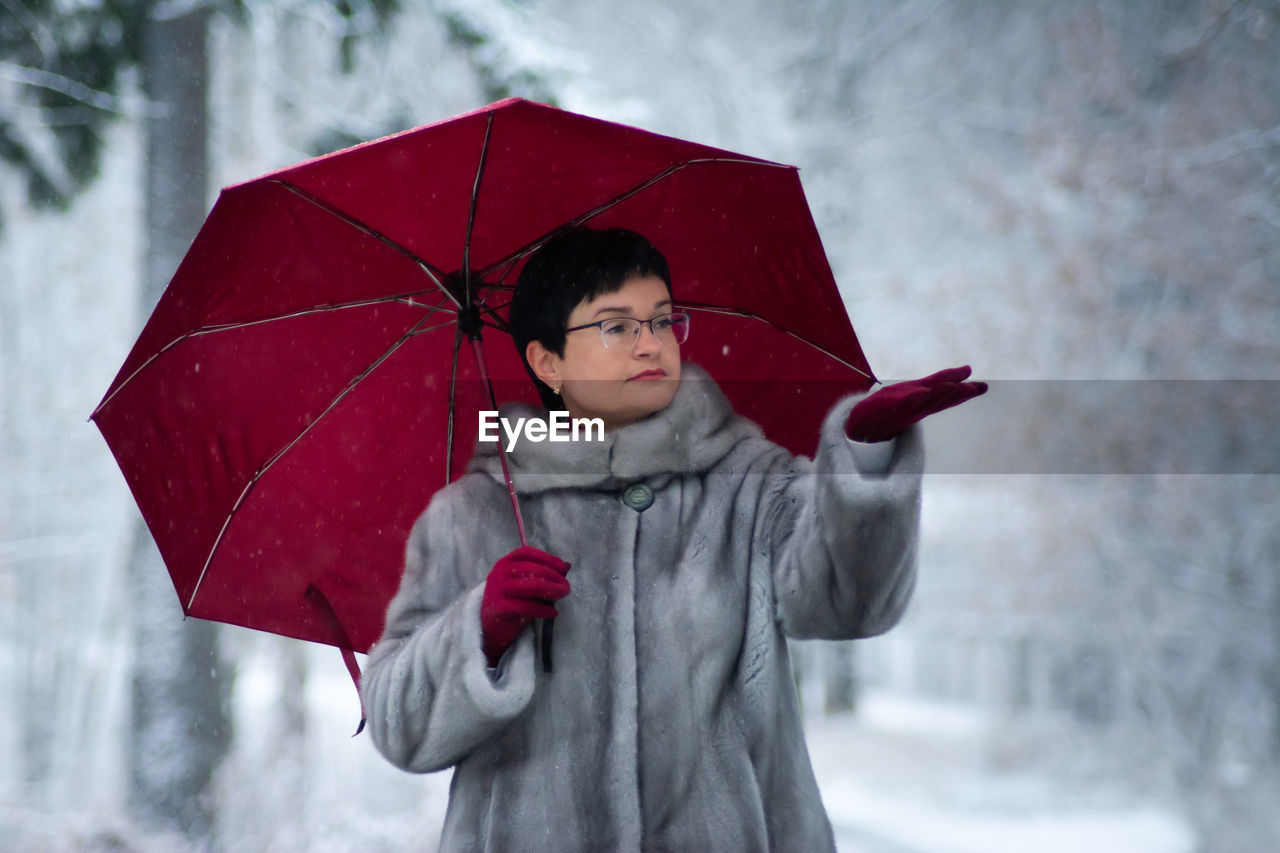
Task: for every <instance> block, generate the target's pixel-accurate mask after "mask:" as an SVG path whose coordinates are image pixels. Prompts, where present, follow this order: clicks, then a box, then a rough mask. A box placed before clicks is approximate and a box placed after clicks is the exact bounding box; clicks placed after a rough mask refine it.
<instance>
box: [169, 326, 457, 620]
mask: <svg viewBox="0 0 1280 853" xmlns="http://www.w3.org/2000/svg"><path fill="white" fill-rule="evenodd" d="M438 310H444V309H440V308H435V309H433V310H432V311H431V313H430V314H427V315H426V316H425V317H422V318H420V319H419V320H418V321H417V322H416V323H414V324H413V326H411V327H410V328H409V330H408V331H406V332H405V333H404V334H403V335H401V336H400V339H399V340H397V341H396V342H395V343H393V344H392V345H391V346H390V347H388V348H387V351H386V352H384V353H383V354H382V355H380V356H378V358H377V359H375V360H374V361H373V363H372V364H370V365H369V366H368V367H366V368H365V369H364V370H362V371H361V372H360V373H359V374H358V375H356V376H355V377H354V378H352V380H351V381H350V382H348V383H347V386H346V387H345V388H343V389H342V390H341V391H339V392H338V395H337V396H336V397H334V398H333V399H332V400H330V401H329V405H327V406H325V408H324V411H322V412H321V413H320V414H319V415H317V416H316V418H315V420H313V421H312V422H311V423H309V424H307V425H306V426H305V427H303V429H302V432H300V433H298V434H297V435H296V436H294V438H293V440H292V441H290V442H289V443H288V444H286V445H285V446H284V447H282V448H280V450H278V451H276V453H275V455H273V456H272V457H271V458H270V459H268V460H267V461H266V462H264V463H263V464H262V466H261V467H260V468H259V469H258V470H257V472H255V473H254V475H253V476H252V477H251V478H250V479H249V482H248V483H246V484H245V487H244V489H243V490H242V491H241V492H240V496H239V497H238V498H236V502H235V504H234V505H233V506H232V507H231V510H230V512H228V513H227V517H226V519H224V520H223V522H222V529H221V530H219V531H218V536H217V538H216V539H214V540H213V544H212V545H211V546H210V547H209V554H208V556H206V557H205V561H204V566H203V567H202V568H201V569H200V577H199V578H197V579H196V585H195V588H194V589H192V590H191V597H190V598H188V599H187V608H186V609H187V612H188V613H189V612H190V611H191V608H192V607H193V606H194V605H195V602H196V596H197V595H199V594H200V587H201V586H202V585H203V584H204V578H205V575H206V574H208V572H209V566H210V565H212V563H213V557H214V555H215V554H217V553H218V548H219V547H221V545H222V540H223V537H224V536H225V535H226V532H227V528H228V527H229V526H230V525H231V519H232V518H234V517H235V514H236V513H237V512H238V511H239V509H240V507H241V506H242V505H243V504H244V502H245V499H246V498H248V497H249V492H251V491H252V490H253V487H254V486H256V485H257V484H258V481H259V480H261V479H262V478H263V477H264V476H266V473H267V472H268V471H269V470H271V468H272V467H273V466H274V465H275V464H276V463H277V462H279V461H280V459H282V458H283V457H284V455H285V454H286V453H288V452H289V451H290V450H292V449H293V448H294V447H295V446H297V444H298V442H300V441H302V439H303V438H305V437H306V435H307V433H309V432H311V430H312V429H313V428H314V427H315V426H316V424H318V423H320V422H321V421H322V420H324V418H325V416H326V415H328V414H329V413H330V412H332V411H333V410H334V409H335V408H337V407H338V405H339V404H340V403H341V402H342V401H343V400H345V399H346V398H347V396H348V395H349V394H350V393H351V392H352V391H354V390H355V389H356V386H358V385H359V384H360V383H361V382H363V381H364V380H365V379H366V378H367V377H368V376H369V374H371V373H373V371H374V370H376V369H377V368H378V367H379V366H380V365H381V364H382V363H383V362H385V361H386V360H387V359H389V358H390V357H391V356H392V355H394V354H395V353H396V352H397V351H398V350H399V349H400V348H401V347H402V346H404V345H405V344H406V343H407V342H408V341H409V340H410V339H411V338H412V337H413V336H414V335H416V334H418V333H419V332H420V331H421V329H420V328H419V327H421V326H422V324H423V323H425V322H426V321H427V319H428V318H429V317H431V316H432V314H434V313H435V312H436V311H438Z"/></svg>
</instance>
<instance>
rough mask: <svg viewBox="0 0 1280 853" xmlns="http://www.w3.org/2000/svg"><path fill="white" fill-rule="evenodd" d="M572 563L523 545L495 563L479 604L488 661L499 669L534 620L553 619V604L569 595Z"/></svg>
mask: <svg viewBox="0 0 1280 853" xmlns="http://www.w3.org/2000/svg"><path fill="white" fill-rule="evenodd" d="M568 571H569V564H568V563H566V562H565V561H564V560H562V559H560V558H559V557H557V556H555V555H554V554H548V553H547V552H546V551H539V550H538V549H537V548H532V547H530V546H528V545H524V546H522V547H520V548H517V549H515V550H514V551H512V552H511V553H510V554H507V555H506V556H505V557H502V558H501V559H499V560H498V562H496V563H494V564H493V568H492V569H491V570H490V571H489V578H488V580H486V581H485V585H484V599H483V601H482V602H481V604H480V630H481V634H482V635H483V638H484V639H483V648H484V656H485V659H486V660H487V661H488V662H489V666H497V665H498V661H500V660H501V659H502V655H503V654H505V653H506V651H507V649H508V648H510V647H511V644H512V643H514V642H515V641H516V638H517V637H519V636H520V632H521V631H523V630H524V627H525V626H526V625H528V624H529V622H530V621H532V620H534V619H554V618H555V617H556V608H555V605H554V602H557V601H559V600H560V599H562V598H564V597H565V596H566V595H568V594H569V581H568V580H566V579H565V574H566V573H568Z"/></svg>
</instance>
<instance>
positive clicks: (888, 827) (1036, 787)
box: [807, 694, 1196, 853]
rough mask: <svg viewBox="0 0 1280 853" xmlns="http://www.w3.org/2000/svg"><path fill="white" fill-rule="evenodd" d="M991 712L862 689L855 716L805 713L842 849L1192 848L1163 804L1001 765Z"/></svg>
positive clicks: (1119, 852)
mask: <svg viewBox="0 0 1280 853" xmlns="http://www.w3.org/2000/svg"><path fill="white" fill-rule="evenodd" d="M990 724H991V723H990V721H989V720H984V718H983V717H982V716H981V715H980V714H979V713H977V712H976V711H975V712H969V711H966V710H964V709H955V708H951V707H943V706H933V705H929V704H927V703H924V702H921V701H920V700H917V699H903V698H898V697H893V696H887V695H882V694H870V695H868V696H867V697H866V698H865V699H864V700H863V701H862V706H861V710H860V712H859V716H858V717H857V718H856V720H855V719H852V718H849V717H826V718H815V719H812V720H811V721H810V722H809V723H808V729H807V733H808V740H809V752H810V755H811V756H812V758H813V763H814V772H815V773H816V774H817V777H818V784H819V786H820V787H821V789H822V794H823V801H824V803H825V805H826V808H827V813H828V814H829V815H830V817H831V822H832V825H833V826H834V828H835V831H836V839H837V844H838V847H839V849H840V851H841V853H1004V851H1008V853H1025V851H1036V853H1078V851H1082V850H1087V851H1090V853H1109V851H1115V853H1190V851H1192V850H1194V849H1195V848H1196V838H1195V835H1194V833H1193V832H1192V830H1191V828H1190V826H1189V825H1188V824H1187V823H1186V821H1185V820H1183V819H1182V818H1181V817H1180V816H1179V815H1177V814H1176V813H1175V812H1173V811H1172V810H1171V809H1170V808H1168V807H1167V806H1166V805H1164V804H1160V803H1151V802H1145V801H1142V800H1140V799H1136V798H1134V797H1132V796H1131V795H1126V794H1125V793H1124V792H1123V789H1122V788H1120V787H1116V788H1115V789H1112V788H1111V787H1110V786H1107V789H1106V790H1105V791H1102V792H1100V791H1099V790H1098V789H1097V788H1089V789H1082V788H1081V787H1080V786H1079V785H1078V784H1073V783H1068V782H1066V781H1064V780H1061V779H1056V778H1054V777H1053V776H1051V775H1049V774H1048V773H1047V772H1045V771H1039V772H1036V771H1029V770H1018V771H1006V770H1000V769H998V768H995V767H993V766H992V762H991V761H990V760H989V757H988V755H987V753H986V749H985V747H984V744H985V743H988V742H989V738H990V733H989V731H988V727H989V726H990Z"/></svg>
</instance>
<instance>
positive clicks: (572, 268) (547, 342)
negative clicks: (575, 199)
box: [508, 225, 671, 409]
mask: <svg viewBox="0 0 1280 853" xmlns="http://www.w3.org/2000/svg"><path fill="white" fill-rule="evenodd" d="M651 275H653V276H657V277H658V278H660V279H662V281H663V283H664V284H666V286H667V293H671V272H670V270H669V269H668V268H667V259H666V258H665V257H663V255H662V253H661V252H659V251H658V250H657V248H655V247H654V245H653V244H652V243H650V242H649V241H648V240H646V239H645V238H644V237H642V236H640V235H639V234H637V233H636V232H634V231H628V230H627V229H625V228H610V229H608V230H600V231H597V230H595V229H592V228H587V227H586V226H582V225H579V226H575V227H573V228H569V229H567V230H565V231H562V232H561V233H559V234H556V235H555V236H554V237H552V238H551V239H550V240H548V241H547V242H546V243H544V244H542V245H541V246H540V247H538V249H537V250H536V251H535V252H534V253H533V254H532V255H530V256H529V260H528V261H527V262H526V263H525V265H524V269H523V270H521V271H520V278H519V279H518V280H517V281H516V291H515V296H513V297H512V299H511V309H510V313H509V315H508V325H509V327H510V329H511V337H512V338H514V339H515V344H516V350H517V351H518V352H519V353H520V359H521V361H523V362H524V366H525V369H526V370H528V371H529V376H530V378H532V379H533V383H534V385H535V386H536V387H537V389H538V393H539V395H541V397H542V402H543V404H544V405H545V406H546V407H547V408H548V409H561V408H563V407H564V403H563V401H562V400H561V399H560V397H559V395H558V394H555V393H553V392H552V390H551V389H550V388H548V387H547V386H546V385H545V384H544V383H543V382H542V381H541V380H540V379H538V377H537V376H536V375H534V372H533V369H532V368H530V367H529V360H528V359H527V358H525V349H527V348H528V346H529V342H530V341H538V342H539V343H541V344H542V345H543V346H544V347H546V348H547V349H548V350H550V351H551V352H554V353H555V354H556V355H564V341H565V331H564V330H565V326H566V325H567V324H568V322H569V314H570V313H571V312H572V311H573V309H574V308H576V307H578V304H579V303H581V302H585V301H590V300H592V299H595V298H596V297H597V296H602V295H604V294H606V293H617V292H618V291H619V290H621V289H622V286H623V285H624V284H626V282H627V280H628V279H631V278H636V277H640V278H644V277H646V276H651Z"/></svg>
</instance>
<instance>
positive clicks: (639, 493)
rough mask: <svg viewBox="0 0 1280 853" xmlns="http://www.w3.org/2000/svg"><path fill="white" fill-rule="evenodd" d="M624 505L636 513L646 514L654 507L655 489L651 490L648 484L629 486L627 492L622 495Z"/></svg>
mask: <svg viewBox="0 0 1280 853" xmlns="http://www.w3.org/2000/svg"><path fill="white" fill-rule="evenodd" d="M622 505H623V506H625V507H630V508H631V509H634V510H635V511H636V512H644V511H645V510H646V509H648V508H649V507H651V506H653V489H651V488H649V484H648V483H636V484H635V485H631V486H627V489H626V491H624V492H623V493H622Z"/></svg>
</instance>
